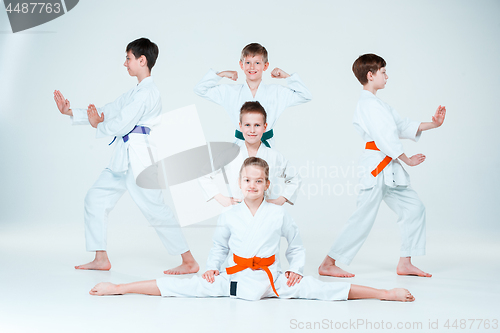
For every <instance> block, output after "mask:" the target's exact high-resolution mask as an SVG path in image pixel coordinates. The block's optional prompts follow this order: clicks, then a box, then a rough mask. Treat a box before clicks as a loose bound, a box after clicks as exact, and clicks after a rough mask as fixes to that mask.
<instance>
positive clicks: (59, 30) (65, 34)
mask: <svg viewBox="0 0 500 333" xmlns="http://www.w3.org/2000/svg"><path fill="white" fill-rule="evenodd" d="M2 6H3V4H2ZM499 17H500V2H499V1H496V0H492V1H486V0H481V1H456V0H453V1H451V0H448V1H389V0H387V1H359V0H357V1H296V0H293V1H292V0H287V1H251V2H241V1H221V0H216V1H170V0H169V1H131V0H120V1H96V0H86V1H80V3H79V4H78V5H77V6H76V7H75V8H74V9H73V10H71V11H70V12H68V13H67V14H65V15H64V16H62V17H60V18H57V19H56V20H54V21H51V22H48V23H46V24H44V25H41V26H39V27H35V28H32V29H30V30H27V31H25V32H19V33H16V34H12V32H11V30H10V26H9V23H8V18H7V15H6V13H5V11H4V10H3V9H0V122H1V124H2V126H1V130H0V147H1V149H0V152H1V156H2V159H1V161H2V163H0V175H1V178H0V184H1V191H0V212H1V214H0V237H1V238H0V251H1V252H0V256H3V257H4V258H6V257H9V258H11V259H12V258H13V260H15V259H16V251H17V250H22V251H24V252H25V253H26V254H28V253H31V254H33V255H35V254H36V253H37V252H38V251H40V250H41V249H40V246H42V250H43V249H50V251H53V252H52V253H53V254H57V253H59V252H61V251H74V252H75V253H80V252H81V253H84V245H83V244H84V241H83V238H84V235H83V199H84V196H85V193H86V191H87V190H88V189H89V188H90V186H91V185H92V183H93V182H94V181H95V179H97V177H98V175H99V173H100V172H101V170H102V169H103V168H104V167H105V166H106V165H107V163H108V161H109V158H110V155H111V151H112V148H111V147H108V145H107V144H108V143H109V141H111V140H108V139H100V140H96V139H95V138H94V135H95V130H94V129H92V128H91V127H90V126H89V127H85V126H71V125H70V120H69V118H68V117H65V116H62V115H60V114H59V112H58V110H57V108H56V106H55V103H54V101H53V98H52V93H53V91H54V89H59V90H61V91H62V92H63V94H64V96H65V97H66V98H68V99H69V100H70V102H71V105H72V106H74V107H86V106H87V105H88V104H89V103H95V104H96V105H102V104H104V103H106V102H109V101H112V100H114V99H115V98H116V97H118V96H119V95H120V94H121V93H123V92H125V91H126V90H128V89H130V88H131V87H133V85H134V84H136V79H135V78H132V77H129V76H128V73H127V72H126V69H125V67H123V62H124V59H125V47H126V45H127V43H129V42H130V41H132V40H134V39H136V38H140V37H143V36H144V37H148V38H150V39H151V40H152V41H154V42H155V43H157V44H158V46H159V48H160V56H159V58H158V61H157V64H156V66H155V67H154V69H153V72H152V74H153V76H154V78H155V81H156V84H157V86H158V88H159V89H160V91H161V93H162V101H163V109H164V112H167V111H169V110H174V109H176V108H180V107H183V106H186V105H189V104H193V103H194V104H196V106H197V108H198V112H199V116H200V119H201V122H202V126H203V130H204V133H205V137H206V139H207V141H232V135H233V132H234V128H233V127H232V125H231V124H230V121H229V117H228V116H227V115H226V114H225V111H224V110H223V109H222V108H221V107H220V106H218V105H216V104H214V103H211V102H208V101H206V100H203V99H202V98H200V97H198V96H196V95H195V94H194V93H193V87H194V85H195V84H196V83H197V82H198V81H199V80H200V79H201V78H202V77H203V75H204V74H205V73H206V71H207V70H208V69H209V68H214V69H216V70H228V69H230V70H236V69H238V70H239V65H238V60H239V55H240V51H241V49H242V48H243V47H244V46H245V45H246V44H248V43H251V42H259V43H261V44H262V45H264V46H265V47H266V48H267V50H268V51H269V61H270V69H269V70H268V71H267V72H266V73H265V77H264V82H265V83H282V84H284V82H283V81H278V80H275V79H271V77H270V71H271V70H272V69H273V68H274V67H279V68H282V69H283V70H285V71H286V72H288V73H293V72H297V73H299V74H300V76H301V78H302V79H303V81H304V82H305V84H306V85H307V86H308V87H309V89H310V91H311V92H312V94H313V101H312V102H310V103H307V104H304V105H301V106H298V107H293V108H290V109H288V110H286V111H285V112H284V114H283V115H282V116H281V118H280V120H279V121H278V124H277V126H276V127H275V136H276V141H277V148H278V149H279V150H280V151H281V152H282V153H283V155H285V156H286V157H287V158H289V159H290V160H291V161H292V162H293V163H294V164H295V165H296V166H297V167H299V168H301V173H302V175H303V178H304V180H303V193H302V194H301V195H299V198H298V199H297V204H296V205H295V206H294V207H290V209H289V211H290V212H291V214H292V215H293V216H294V218H295V220H296V221H297V224H298V225H299V227H300V228H301V232H302V237H303V239H304V244H305V247H306V248H307V249H308V251H309V252H308V263H310V264H309V265H308V267H307V268H306V273H310V274H315V273H316V271H315V269H316V267H317V265H318V264H319V262H320V261H321V260H322V257H323V256H324V255H325V254H326V252H327V250H328V249H329V247H330V246H331V243H332V242H333V240H334V238H335V235H336V234H337V233H338V232H339V231H340V228H341V227H342V226H343V224H344V223H345V222H346V221H347V219H348V218H349V216H350V214H351V213H352V212H353V211H354V209H355V204H356V195H355V194H354V193H353V191H352V188H353V186H354V185H355V184H356V181H357V177H356V175H355V173H354V174H353V170H354V168H355V167H356V165H357V159H358V157H359V155H360V153H361V151H362V149H363V144H364V143H363V142H362V141H361V140H360V138H359V137H358V135H357V134H356V133H355V131H354V128H353V126H352V124H351V119H352V114H353V112H354V109H355V106H356V102H357V99H358V96H359V93H360V90H361V85H360V84H359V83H358V82H357V80H356V79H355V77H354V75H353V74H352V71H351V66H352V63H353V61H354V60H355V59H356V58H357V57H358V56H359V55H361V54H363V53H376V54H379V55H381V56H382V57H384V58H385V60H386V61H387V73H388V75H389V81H388V84H387V86H386V88H385V89H384V90H382V91H379V93H378V94H377V96H378V97H379V98H381V99H382V100H384V101H386V102H387V103H389V104H390V105H392V106H393V107H394V108H396V109H397V110H398V111H399V113H400V114H401V115H402V116H407V117H410V118H412V119H415V120H421V121H430V118H431V116H432V115H433V114H434V112H435V110H436V108H437V106H438V105H445V106H446V108H447V111H448V113H447V118H446V121H445V123H444V125H443V127H441V128H439V129H437V130H432V131H429V132H425V133H424V134H423V136H422V138H421V140H420V141H419V142H418V143H413V142H405V143H404V145H405V149H406V153H407V155H413V154H415V153H424V154H425V155H426V156H427V160H426V161H425V162H424V163H423V164H422V165H420V166H418V167H414V168H407V170H408V172H409V173H410V176H411V179H412V184H413V187H414V188H415V190H416V191H417V192H418V193H419V195H420V197H421V199H422V201H423V202H424V204H425V205H426V208H427V234H428V256H427V257H430V258H434V260H437V261H438V262H439V263H442V265H443V269H446V267H450V269H451V270H453V267H454V265H455V266H458V265H463V264H464V263H463V262H461V260H460V258H459V257H458V254H457V252H456V251H457V249H460V251H463V253H467V255H469V256H470V258H476V259H477V258H483V259H484V256H485V255H488V254H489V253H488V252H485V251H482V250H480V248H481V247H482V246H485V247H491V248H492V249H493V252H498V242H497V239H498V235H499V231H500V227H499V218H498V216H499V213H500V209H499V204H498V202H499V196H498V194H497V189H498V188H499V186H500V176H499V172H498V170H499V167H500V154H499V149H498V144H497V142H496V139H497V134H496V133H497V126H498V124H499V123H500V114H499V112H498V111H499V108H498V102H497V100H498V98H497V96H498V92H499V89H500V80H499V79H498V74H497V71H498V68H497V67H498V60H499V59H500V39H499V37H498V36H500V20H499ZM239 76H240V79H239V82H240V83H242V82H244V75H243V73H242V72H241V71H239ZM222 82H223V83H230V82H229V81H224V80H223V81H222ZM325 168H326V169H327V170H328V176H325V175H324V174H323V175H320V176H318V171H321V170H323V172H324V169H325ZM334 171H338V174H334ZM342 173H345V175H343V174H342ZM322 185H323V187H321V186H322ZM349 188H351V191H349ZM334 190H335V192H333V191H334ZM332 192H333V193H332ZM166 200H167V202H171V201H170V200H171V199H170V198H169V197H168V194H167V197H166ZM395 221H396V216H395V214H393V213H392V212H391V211H390V210H389V209H388V208H387V207H386V206H385V205H384V204H383V205H382V207H381V210H380V213H379V217H378V219H377V223H376V225H375V227H374V230H373V233H372V235H371V237H370V238H369V239H368V241H367V242H366V244H365V245H364V247H363V248H362V250H361V251H360V253H359V255H358V257H357V259H355V261H356V260H358V262H360V263H361V262H364V261H363V260H368V262H371V263H372V264H373V267H372V268H371V270H377V269H378V268H380V265H382V266H384V265H385V267H386V268H387V269H390V270H392V271H393V269H394V267H395V264H396V261H397V256H398V253H397V251H398V244H399V243H398V242H399V239H398V231H397V227H396V224H395ZM211 222H214V223H215V220H213V221H211ZM127 228H128V229H127ZM134 228H136V229H141V228H142V229H144V230H146V231H145V232H146V233H148V235H149V234H151V236H147V237H151V239H152V240H151V242H156V243H157V244H156V243H155V245H152V246H156V247H155V249H156V248H157V249H159V251H163V252H161V255H162V256H164V257H167V255H166V252H165V251H164V250H163V249H162V248H161V246H160V245H159V241H158V240H157V239H155V237H156V236H155V235H154V233H153V232H152V230H151V229H150V228H148V227H147V222H146V221H145V219H144V217H143V216H142V214H141V213H140V211H139V209H138V208H137V207H136V206H135V205H134V204H133V202H132V201H131V199H130V197H129V196H128V195H127V194H126V195H125V196H124V198H123V199H122V200H121V201H120V202H119V204H118V205H117V207H116V208H115V210H114V211H113V212H112V213H111V215H110V236H109V237H110V244H116V246H117V247H119V246H120V244H123V243H130V242H134V241H136V240H135V238H136V237H135V232H133V231H132V230H136V229H134ZM194 228H196V227H194ZM46 230H52V231H54V232H53V236H54V239H58V240H65V241H64V244H65V246H67V247H66V248H59V247H58V246H55V245H54V246H53V247H52V248H51V246H52V245H51V244H53V241H54V239H50V238H48V239H45V240H44V241H43V242H41V241H40V240H38V239H37V240H38V242H37V241H35V238H36V234H37V233H38V232H41V233H43V232H46ZM186 232H187V240H188V242H189V243H190V245H192V244H193V245H192V246H193V248H196V249H197V250H198V252H197V253H195V255H196V256H197V258H198V259H199V261H200V263H201V265H202V269H203V266H204V265H203V263H204V259H205V258H206V254H207V253H208V250H209V246H210V237H211V233H212V229H211V228H210V227H208V229H207V227H206V226H204V227H203V228H202V229H201V227H200V231H199V232H198V231H196V230H187V231H186ZM13 234H15V235H30V234H31V235H32V237H34V238H29V237H28V236H26V237H28V238H26V237H25V238H24V240H23V241H20V242H18V241H13V240H12V238H9V237H10V236H9V235H13ZM44 235H45V234H44ZM117 235H120V237H118V236H117ZM318 237H319V238H318ZM318 240H321V241H318ZM386 240H387V241H386ZM470 240H474V242H472V243H474V244H475V245H474V246H472V245H470V244H472V243H471V242H470ZM113 242H114V243H113ZM40 244H42V245H40ZM195 244H196V245H195ZM199 244H202V246H201V247H200V245H199ZM450 244H451V245H450ZM386 247H388V248H387V249H386ZM135 250H138V249H134V248H133V246H132V249H130V251H135ZM141 250H143V249H141ZM386 252H387V253H390V255H391V256H390V257H385V258H384V256H385V253H386ZM147 253H150V251H149V249H144V255H147ZM312 253H314V256H312ZM427 257H425V258H427ZM425 258H423V259H419V260H420V261H419V264H420V263H421V266H423V267H422V268H424V269H425V263H426V260H427V259H425ZM87 259H89V258H87V257H80V258H76V259H75V260H78V261H77V262H72V264H79V263H83V261H85V260H87ZM122 259H125V258H122ZM43 260H44V257H43V256H41V257H40V258H39V262H43ZM79 261H82V262H79ZM494 262H496V263H495V264H494V266H495V267H497V268H498V260H496V261H494ZM151 264H152V265H154V264H153V263H151ZM169 264H170V263H169ZM392 271H391V272H392ZM0 274H3V272H1V270H0ZM87 289H89V288H87Z"/></svg>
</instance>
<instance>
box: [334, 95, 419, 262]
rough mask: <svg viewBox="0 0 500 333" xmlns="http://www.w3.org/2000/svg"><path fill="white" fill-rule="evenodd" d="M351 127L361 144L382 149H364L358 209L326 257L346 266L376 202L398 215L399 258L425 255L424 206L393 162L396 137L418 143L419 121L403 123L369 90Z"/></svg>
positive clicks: (364, 233) (372, 218) (363, 236)
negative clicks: (381, 166)
mask: <svg viewBox="0 0 500 333" xmlns="http://www.w3.org/2000/svg"><path fill="white" fill-rule="evenodd" d="M353 123H354V127H355V128H356V130H357V131H358V133H359V134H360V135H361V137H362V138H363V140H364V141H365V142H370V141H374V142H375V145H376V146H377V148H378V149H380V151H376V150H369V149H365V151H364V152H363V155H362V156H361V159H360V166H361V167H362V168H363V176H362V177H361V180H360V183H361V186H362V190H361V192H360V194H359V196H358V200H357V208H356V211H355V212H354V214H353V215H352V216H351V218H350V219H349V220H348V221H347V223H346V225H345V226H344V228H343V229H342V231H341V233H340V235H339V236H338V238H337V240H336V241H335V242H334V244H333V246H332V248H331V249H330V252H329V253H328V255H329V256H330V257H331V258H333V259H335V260H338V261H340V262H342V263H344V264H347V265H348V264H350V263H351V261H352V259H353V258H354V256H355V255H356V253H357V252H358V251H359V249H360V248H361V246H362V245H363V243H364V242H365V240H366V238H367V237H368V234H369V233H370V230H371V228H372V226H373V223H374V222H375V218H376V216H377V212H378V209H379V207H380V203H381V202H382V200H383V201H385V202H386V203H387V205H388V206H389V208H391V209H392V210H393V211H394V212H395V213H396V214H398V222H397V223H398V225H399V228H400V232H401V250H400V256H401V257H409V256H416V255H424V254H425V207H424V205H423V203H422V202H421V201H420V199H419V198H418V195H417V193H416V192H415V191H414V190H413V189H412V188H410V187H409V186H410V178H409V176H408V173H407V172H406V171H405V170H404V169H403V166H402V165H401V163H400V162H399V160H398V159H397V158H398V157H399V156H400V155H401V154H403V152H404V150H403V145H402V144H401V142H400V141H399V139H411V140H414V141H418V139H419V138H420V134H421V133H420V132H419V131H418V127H419V125H420V122H416V121H411V120H409V119H408V118H406V119H402V118H401V117H400V116H399V115H398V113H397V112H396V111H395V110H394V109H393V108H392V107H390V106H389V105H388V104H386V103H384V102H383V101H381V100H380V99H378V98H377V97H376V96H375V95H373V94H372V93H371V92H369V91H367V90H363V91H362V92H361V97H360V99H359V102H358V105H357V107H356V112H355V114H354V120H353ZM385 156H389V157H391V158H392V161H391V162H390V163H389V164H388V165H387V166H386V167H385V168H384V170H383V171H382V172H381V173H379V174H378V175H377V177H373V175H372V174H371V172H372V171H373V170H374V169H375V168H376V167H377V165H378V164H379V163H380V162H382V160H383V159H384V158H385Z"/></svg>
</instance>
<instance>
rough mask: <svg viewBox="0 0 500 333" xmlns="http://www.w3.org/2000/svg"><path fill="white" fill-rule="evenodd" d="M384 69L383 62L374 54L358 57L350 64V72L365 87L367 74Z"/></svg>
mask: <svg viewBox="0 0 500 333" xmlns="http://www.w3.org/2000/svg"><path fill="white" fill-rule="evenodd" d="M382 67H385V60H384V59H383V58H382V57H379V56H378V55H376V54H372V53H368V54H363V55H362V56H359V58H358V59H356V61H355V62H354V64H352V71H353V72H354V75H355V76H356V78H357V79H358V81H359V82H360V83H361V84H362V85H365V84H367V83H368V78H367V77H366V75H368V72H372V74H376V73H377V71H378V70H379V69H381V68H382Z"/></svg>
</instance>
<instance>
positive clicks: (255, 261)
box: [226, 253, 279, 297]
mask: <svg viewBox="0 0 500 333" xmlns="http://www.w3.org/2000/svg"><path fill="white" fill-rule="evenodd" d="M233 260H234V262H235V263H236V265H234V266H233V267H227V268H226V273H227V274H228V275H231V274H234V273H238V272H241V271H242V270H244V269H247V268H251V269H253V270H257V269H262V270H263V271H264V272H266V273H267V276H268V277H269V281H271V287H273V291H274V293H275V294H276V296H278V297H279V295H278V292H277V291H276V288H274V281H273V275H272V274H271V271H270V270H269V268H268V267H269V266H271V265H272V264H273V263H274V254H273V255H272V256H270V257H268V258H259V257H253V258H242V257H238V256H237V255H236V254H234V253H233Z"/></svg>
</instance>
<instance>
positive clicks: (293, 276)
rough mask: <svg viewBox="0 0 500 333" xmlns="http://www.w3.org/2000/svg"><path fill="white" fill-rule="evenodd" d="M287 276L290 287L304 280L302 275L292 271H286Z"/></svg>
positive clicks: (287, 283)
mask: <svg viewBox="0 0 500 333" xmlns="http://www.w3.org/2000/svg"><path fill="white" fill-rule="evenodd" d="M285 277H286V278H287V281H286V285H287V286H289V287H293V286H295V284H296V283H299V282H300V280H302V275H300V274H297V273H294V272H290V271H287V272H285Z"/></svg>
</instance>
